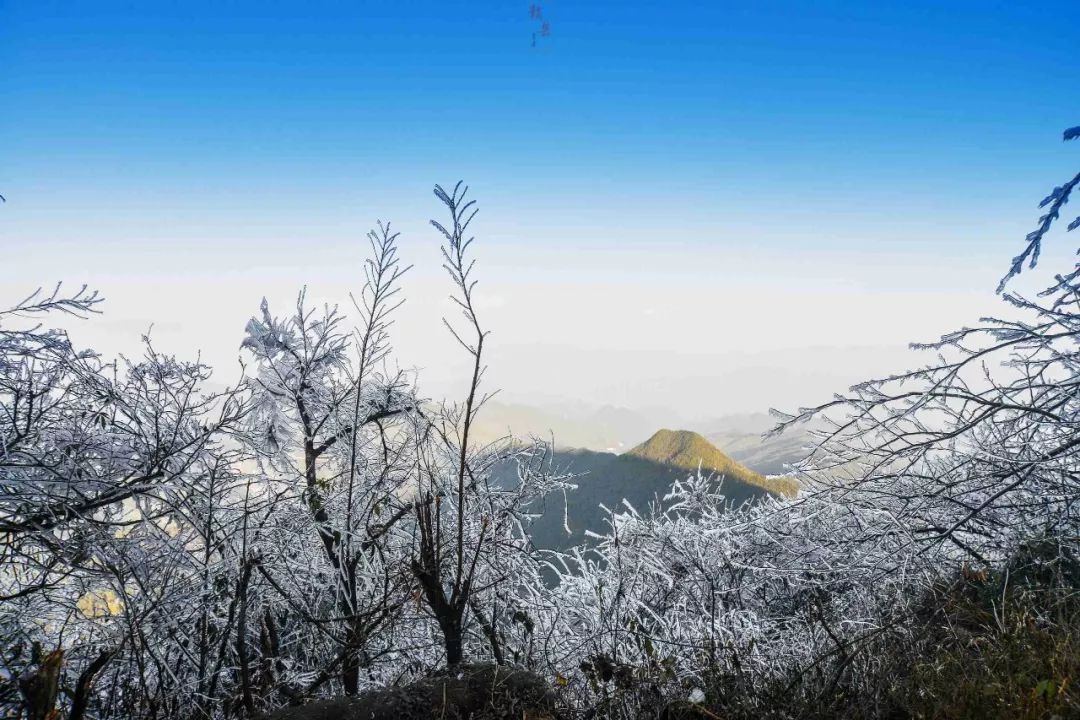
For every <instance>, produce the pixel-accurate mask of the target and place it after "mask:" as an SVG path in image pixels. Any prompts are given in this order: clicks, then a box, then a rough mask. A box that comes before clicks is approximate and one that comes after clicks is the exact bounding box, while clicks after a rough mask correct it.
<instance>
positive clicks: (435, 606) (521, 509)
mask: <svg viewBox="0 0 1080 720" xmlns="http://www.w3.org/2000/svg"><path fill="white" fill-rule="evenodd" d="M467 191H468V188H467V187H463V186H462V183H460V182H459V183H457V185H455V186H454V189H453V191H452V192H450V193H447V192H446V191H445V190H443V188H442V187H440V186H438V185H436V186H435V196H436V197H437V198H438V199H439V200H440V201H441V202H442V203H443V204H444V205H445V206H446V208H447V210H448V211H449V214H450V218H449V220H450V221H449V223H448V224H447V225H443V224H442V223H440V222H438V221H436V220H432V221H431V224H432V225H433V226H434V227H435V228H436V229H437V230H438V231H439V232H440V233H441V234H442V236H443V239H444V243H443V246H442V255H443V261H444V264H443V267H444V268H445V270H446V272H447V274H448V275H449V277H450V280H451V283H452V286H453V289H454V294H453V295H451V300H452V301H453V302H454V304H455V305H456V306H457V307H458V308H459V309H460V310H461V313H462V317H463V319H464V322H463V323H461V324H459V325H455V324H453V323H451V322H450V321H448V320H445V319H444V323H445V324H446V327H447V329H448V330H449V331H450V333H451V334H452V335H453V337H454V339H455V340H456V341H457V343H458V344H459V345H460V347H461V348H462V349H463V350H464V352H465V353H467V355H468V357H469V358H470V360H471V364H472V371H471V374H470V378H469V383H468V389H467V391H466V396H465V398H464V400H463V401H462V402H458V403H447V402H444V403H442V404H440V405H439V406H438V407H436V408H433V409H432V411H431V413H430V415H429V417H428V419H427V422H426V423H425V424H424V425H423V427H422V429H421V433H422V435H423V439H422V442H421V443H420V444H419V450H420V452H419V453H418V465H417V496H416V502H415V518H416V529H417V533H416V538H415V544H414V546H413V556H412V559H411V567H412V572H413V574H414V576H415V577H416V579H417V581H418V583H419V585H420V590H421V591H422V598H423V601H424V603H425V606H426V607H427V609H428V611H429V612H430V614H431V616H432V617H433V618H434V620H435V622H436V623H437V624H438V627H439V630H440V633H441V636H442V644H443V649H444V653H445V662H446V664H447V665H450V666H453V665H457V664H459V663H461V662H462V661H463V660H464V659H465V654H466V640H467V637H468V632H467V631H468V624H469V620H470V619H472V620H474V621H475V623H476V625H478V626H479V628H480V629H481V632H482V635H483V637H484V638H485V639H486V642H487V645H488V648H487V649H488V651H489V652H490V655H491V657H493V658H494V660H495V661H496V662H500V663H501V662H503V661H505V660H506V659H507V655H508V653H507V649H506V648H505V647H504V645H506V643H507V638H508V637H510V636H511V635H514V634H515V633H514V632H513V630H522V631H523V632H524V633H525V634H529V633H530V632H531V631H530V630H529V627H530V626H531V624H532V621H531V620H530V619H529V617H528V611H527V609H526V606H527V604H528V602H527V597H528V595H529V592H528V590H527V588H533V587H535V586H536V584H537V583H538V582H539V581H540V576H539V573H540V569H539V565H538V563H537V562H536V556H535V552H534V551H533V550H532V548H531V547H530V543H529V541H528V537H527V535H526V533H525V530H524V525H525V523H527V520H528V519H527V517H526V508H527V506H528V505H529V503H530V502H532V501H534V500H535V499H537V498H539V497H542V496H543V495H544V494H545V493H547V492H550V491H552V490H555V489H559V488H562V487H563V486H564V485H563V480H562V479H561V478H559V477H557V476H555V475H554V474H552V473H551V472H550V467H548V465H547V464H546V461H547V460H548V454H547V449H546V448H545V447H544V445H543V444H542V443H533V444H532V445H527V446H525V445H519V444H517V443H515V442H513V441H512V440H511V439H509V438H504V439H502V440H499V441H496V442H493V443H490V444H486V445H480V444H478V443H477V442H476V440H475V439H474V438H473V437H472V430H473V426H474V422H475V419H476V415H477V413H478V412H479V411H480V409H481V407H482V406H483V404H484V402H485V401H486V400H487V398H488V397H490V395H488V394H485V393H484V392H483V390H482V388H481V381H482V379H483V374H484V370H485V366H484V343H485V341H486V339H487V337H488V332H487V331H486V330H484V328H483V326H482V325H481V323H480V320H479V318H478V317H477V313H476V304H475V295H474V292H475V288H476V280H475V279H474V278H473V268H474V265H475V262H476V261H475V259H474V258H473V257H472V254H471V252H470V248H471V246H472V243H473V241H474V237H473V236H467V233H468V228H469V225H470V223H471V222H472V220H473V218H474V217H475V215H476V212H477V209H476V207H475V201H472V200H468V201H466V199H465V198H466V193H467ZM508 462H509V463H513V464H514V466H515V468H516V473H514V480H513V481H512V482H498V481H496V479H495V477H494V473H493V469H494V467H495V465H496V464H498V463H508ZM517 634H518V635H520V633H517ZM519 640H520V638H519ZM527 645H528V640H527V639H524V640H523V641H519V642H517V643H515V649H514V650H513V654H514V655H515V656H516V657H518V658H519V659H523V658H524V656H525V655H527V654H528V649H527ZM485 654H487V653H485Z"/></svg>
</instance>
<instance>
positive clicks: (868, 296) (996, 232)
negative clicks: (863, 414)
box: [0, 0, 1080, 415]
mask: <svg viewBox="0 0 1080 720" xmlns="http://www.w3.org/2000/svg"><path fill="white" fill-rule="evenodd" d="M529 4H530V3H528V2H470V3H462V2H449V1H444V2H361V1H354V2H348V3H312V2H306V3H285V2H274V1H272V0H261V1H260V2H228V1H223V0H219V1H218V2H212V3H203V2H195V1H188V2H172V3H155V2H145V1H143V2H127V3H111V2H92V3H89V2H87V3H72V2H47V1H45V0H33V1H25V2H23V1H18V0H0V68H3V70H2V72H0V193H3V194H4V195H5V196H6V197H7V199H8V202H7V204H6V205H3V206H0V247H2V248H3V253H2V254H0V261H2V262H4V263H5V265H6V267H5V273H4V283H3V284H2V286H0V302H3V303H8V302H10V301H14V300H16V299H17V296H21V295H24V294H25V293H26V292H28V291H29V290H32V289H33V288H34V287H36V286H38V285H42V284H46V285H48V284H52V283H55V282H56V281H58V280H63V281H65V282H68V283H73V284H81V283H84V282H85V283H89V284H91V285H92V286H93V287H96V288H99V289H101V291H102V292H103V294H104V295H105V296H106V297H107V298H108V304H107V307H106V314H105V316H104V317H102V318H100V319H97V320H94V321H91V322H90V323H83V324H79V325H77V326H75V327H74V329H73V333H74V334H75V336H76V339H77V340H84V341H85V342H93V343H95V344H96V345H98V346H99V347H101V348H102V349H104V350H105V351H107V352H130V351H131V350H132V348H134V347H135V346H136V345H137V343H138V339H139V336H140V334H141V333H143V332H145V330H146V329H147V328H148V327H149V325H150V323H151V322H153V323H154V331H153V335H154V337H155V338H156V341H157V343H158V344H159V345H161V346H162V347H164V348H165V349H167V350H170V351H174V352H177V353H178V354H181V355H186V356H190V355H192V354H193V353H194V352H196V351H201V352H202V354H203V357H204V358H205V359H207V360H208V361H209V362H211V363H212V364H213V365H215V366H216V367H219V368H221V371H220V372H221V373H222V380H225V379H227V378H228V377H230V376H232V375H234V374H235V358H236V356H237V349H238V346H239V343H240V340H241V339H242V335H241V333H242V328H243V325H244V322H245V320H246V318H247V317H249V316H250V315H251V314H253V313H254V312H255V311H257V308H258V303H259V300H260V298H261V297H262V296H264V295H265V296H267V297H268V298H269V300H270V302H271V305H272V307H273V308H276V309H278V311H279V312H284V311H285V310H286V309H287V306H288V304H289V303H290V302H291V300H292V298H293V297H294V296H295V293H296V290H297V289H299V288H300V287H301V286H303V285H305V284H307V285H308V286H309V287H310V293H311V295H312V297H314V298H316V299H318V300H327V301H331V302H335V301H341V302H345V301H346V300H347V296H346V293H347V292H348V291H349V290H350V289H356V288H357V286H358V284H359V282H360V280H361V275H360V260H361V258H362V255H363V250H364V245H363V242H362V241H363V236H364V233H365V232H366V231H367V229H368V228H369V227H370V226H372V225H373V224H374V222H375V220H376V219H380V218H381V219H384V220H391V221H393V222H394V224H395V226H396V227H397V228H398V229H399V230H401V231H402V255H403V257H404V258H406V259H407V260H408V261H409V262H411V263H413V264H414V265H415V267H414V269H413V270H412V271H411V273H410V274H409V276H408V277H407V281H406V283H405V288H404V289H405V291H406V293H407V294H408V297H409V302H408V304H407V305H406V307H405V308H403V309H402V312H401V316H400V318H399V323H398V326H397V341H398V342H397V344H398V347H399V354H398V357H399V361H400V362H401V363H402V364H403V365H406V366H419V367H421V368H422V370H423V374H422V376H421V377H422V380H423V383H424V387H425V389H426V390H427V391H428V392H429V393H430V394H433V395H441V394H443V393H445V392H454V391H456V390H457V389H458V388H459V387H460V385H461V383H462V382H463V380H464V372H463V370H464V363H463V359H462V358H460V357H459V356H458V355H456V354H454V351H453V347H452V345H451V344H450V342H449V340H448V338H447V336H446V333H445V331H444V330H443V329H442V327H441V321H440V317H441V315H442V314H443V313H445V312H447V311H448V310H449V309H450V308H449V305H448V303H447V302H446V301H445V296H446V294H447V292H448V286H447V285H446V283H445V281H444V280H443V278H442V276H441V275H440V273H441V269H440V268H439V262H438V254H437V248H438V237H437V236H436V234H435V232H434V230H433V229H431V228H430V227H429V226H427V219H428V218H430V217H432V216H435V215H437V214H438V212H439V207H438V205H437V203H436V201H435V199H434V198H433V197H432V195H431V186H432V184H433V183H435V182H439V183H443V184H452V183H453V182H454V181H456V180H457V179H459V178H463V179H465V180H466V181H467V182H468V183H469V184H470V186H471V188H472V193H473V195H474V197H475V198H476V199H477V200H478V202H479V203H480V206H481V215H480V216H478V218H477V221H476V225H475V229H476V231H477V234H478V236H479V237H478V240H477V245H476V247H477V250H478V252H479V264H478V270H477V272H478V277H479V279H480V281H481V285H480V292H481V297H482V300H481V305H482V310H483V311H484V315H483V316H482V318H481V319H482V320H485V321H486V323H487V324H488V326H489V328H490V329H491V330H492V332H493V335H492V340H491V345H490V347H491V349H492V352H491V356H490V362H491V366H492V367H491V372H490V375H489V382H490V384H491V386H501V387H503V388H504V390H505V393H506V395H507V397H509V398H512V399H517V400H525V401H530V402H539V401H541V400H546V401H566V400H578V401H583V402H588V403H596V404H602V403H611V404H616V405H624V406H628V407H636V408H644V407H651V406H658V405H659V406H665V407H669V408H673V409H674V410H677V411H679V412H682V413H687V414H712V415H722V414H725V413H727V412H736V411H748V410H764V409H766V408H767V407H768V406H770V405H775V406H781V407H789V408H790V407H792V406H794V405H797V404H804V403H810V402H814V401H815V400H821V399H824V398H826V397H827V396H828V395H829V393H831V392H832V391H833V390H837V389H842V388H843V386H845V385H847V384H849V383H851V382H854V381H856V380H859V379H861V378H863V377H864V376H866V375H867V374H873V373H879V372H885V371H890V370H898V369H902V368H903V367H905V366H907V365H910V364H911V363H912V358H910V357H905V355H904V354H903V352H902V351H901V348H903V346H904V345H905V343H907V342H908V341H910V340H925V339H928V338H931V337H935V336H937V335H938V334H940V333H941V332H944V331H947V330H949V329H951V328H953V327H954V326H956V325H959V324H963V323H965V322H967V323H970V322H973V321H975V320H976V319H977V318H978V317H979V315H980V314H985V313H986V312H990V311H993V310H995V309H996V305H995V299H994V297H993V288H994V286H995V284H996V281H997V279H998V278H999V277H1000V275H1001V274H1002V273H1003V272H1004V270H1005V269H1006V266H1007V262H1008V259H1009V258H1010V257H1011V256H1012V255H1013V254H1015V252H1016V251H1017V250H1018V249H1019V247H1020V241H1021V239H1022V237H1023V235H1024V234H1025V233H1026V232H1027V231H1028V230H1029V229H1030V226H1031V225H1032V223H1033V221H1034V219H1035V217H1036V204H1037V202H1038V200H1039V199H1041V198H1042V196H1043V195H1044V194H1045V192H1046V191H1047V190H1048V189H1049V188H1050V187H1052V186H1053V185H1054V184H1055V183H1056V182H1061V180H1062V179H1063V178H1065V177H1067V176H1069V175H1070V174H1071V172H1074V171H1075V168H1074V166H1075V161H1076V155H1077V148H1074V147H1069V146H1063V145H1062V143H1061V142H1060V137H1061V131H1062V130H1063V129H1064V128H1066V127H1070V126H1072V125H1076V124H1078V123H1080V103H1078V102H1077V97H1076V92H1075V90H1076V88H1077V87H1080V49H1078V48H1080V5H1077V4H1076V3H1075V2H1044V3H1040V4H1037V5H1036V4H1033V3H1030V4H1029V3H1017V2H1007V3H992V2H965V3H942V2H935V3H912V2H872V3H871V2H861V3H849V2H828V1H823V2H813V3H811V2H804V3H789V2H767V1H766V2H742V3H728V2H713V3H707V4H706V3H687V2H679V1H678V0H666V1H665V2H622V3H616V2H585V1H575V0H555V1H554V2H540V3H539V4H540V5H541V6H542V8H543V12H544V15H545V16H546V18H547V19H548V22H549V23H550V32H551V34H550V37H547V38H539V39H538V40H539V41H538V43H537V47H535V48H534V47H532V43H531V38H532V33H533V32H534V30H536V29H537V27H538V25H537V23H536V22H535V21H533V20H530V17H529ZM1054 240H1056V242H1053V243H1051V247H1049V248H1048V258H1047V261H1046V263H1045V265H1044V270H1045V271H1046V272H1049V271H1050V270H1053V269H1058V268H1060V267H1061V265H1060V263H1061V262H1068V261H1069V260H1068V258H1069V256H1070V248H1069V247H1068V243H1067V242H1066V240H1065V239H1064V238H1062V237H1060V236H1058V237H1055V238H1054ZM1055 262H1056V263H1058V264H1057V265H1054V264H1053V263H1055ZM1034 279H1036V280H1041V279H1045V273H1044V276H1043V277H1042V278H1040V277H1038V276H1036V278H1034ZM1025 282H1029V279H1028V278H1023V279H1022V282H1021V283H1020V287H1024V283H1025ZM1037 285H1038V283H1036V284H1035V285H1032V287H1035V286H1037Z"/></svg>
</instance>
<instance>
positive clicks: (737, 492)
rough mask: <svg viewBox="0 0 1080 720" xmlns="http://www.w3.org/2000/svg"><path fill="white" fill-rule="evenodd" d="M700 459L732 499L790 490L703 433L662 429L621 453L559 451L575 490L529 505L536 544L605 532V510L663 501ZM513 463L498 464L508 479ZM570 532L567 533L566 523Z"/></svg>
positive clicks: (556, 544)
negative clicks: (720, 479) (722, 449)
mask: <svg viewBox="0 0 1080 720" xmlns="http://www.w3.org/2000/svg"><path fill="white" fill-rule="evenodd" d="M699 460H700V461H701V467H702V470H703V472H705V473H708V474H715V475H717V476H721V475H722V476H723V494H724V496H725V498H726V499H727V500H728V501H729V502H731V503H732V504H735V505H739V504H742V503H745V502H750V501H753V500H755V499H757V498H760V497H763V496H765V495H767V494H791V493H794V492H795V489H796V485H795V483H794V481H792V480H785V479H774V478H766V477H764V476H762V475H760V474H758V473H755V472H754V471H752V470H750V469H748V468H746V467H744V466H743V465H740V464H739V463H737V462H735V461H734V460H732V459H731V458H729V457H728V456H727V455H725V454H724V453H722V452H720V451H719V450H717V449H716V447H715V446H714V445H712V444H711V443H709V442H708V441H707V440H705V438H703V437H702V436H700V435H697V434H696V433H691V432H673V431H671V430H661V431H660V432H658V433H656V434H655V435H653V437H652V438H650V439H649V440H648V441H646V442H645V443H642V444H641V445H639V446H637V447H635V448H634V449H633V450H631V451H629V452H627V453H624V454H622V455H615V454H614V453H605V452H593V451H591V450H560V451H557V452H556V453H555V455H554V459H553V465H554V466H555V468H557V469H558V470H560V471H568V472H571V473H574V475H575V476H576V477H575V478H574V483H575V484H576V485H577V486H578V488H577V490H573V491H570V492H568V493H567V495H566V499H565V502H564V500H563V497H562V495H561V494H558V495H555V496H549V497H547V498H545V499H544V500H543V501H541V502H539V503H537V504H535V505H534V506H532V507H531V508H529V510H530V512H531V513H535V514H536V515H537V516H538V517H536V519H535V520H534V521H533V523H532V525H531V527H530V528H529V534H530V536H531V537H532V539H533V542H534V543H535V544H536V546H537V547H541V548H547V549H556V550H561V549H565V548H568V547H570V546H572V545H576V544H580V543H582V542H586V536H585V532H586V531H587V530H592V531H593V532H603V531H604V530H605V529H606V520H607V518H608V514H607V513H606V512H604V510H603V509H601V507H600V506H601V505H604V506H606V507H608V508H610V509H612V510H616V511H621V510H623V509H624V506H623V501H624V500H625V501H627V502H629V503H630V504H631V505H632V506H633V507H634V508H636V509H637V510H638V511H640V512H645V511H646V510H647V509H648V506H649V504H650V503H652V502H657V501H659V500H661V499H662V498H663V497H664V495H666V494H667V492H668V490H669V489H670V488H671V484H672V483H673V482H674V481H675V480H679V479H682V478H685V477H686V476H687V475H689V474H690V473H693V472H696V471H697V469H698V462H699ZM511 472H512V468H510V467H501V468H496V475H500V474H503V473H505V474H506V475H505V477H504V478H503V480H504V481H506V482H512V480H513V477H514V476H513V475H512V474H510V473H511ZM567 526H568V527H569V529H570V532H569V533H567V532H566V527H567Z"/></svg>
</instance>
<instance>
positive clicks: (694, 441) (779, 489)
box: [626, 429, 798, 496]
mask: <svg viewBox="0 0 1080 720" xmlns="http://www.w3.org/2000/svg"><path fill="white" fill-rule="evenodd" d="M626 456H630V457H637V458H641V459H643V460H649V461H651V462H655V463H659V464H661V465H667V466H670V467H676V468H680V469H682V470H687V471H689V472H694V471H696V470H697V469H698V467H699V466H700V467H701V469H702V470H703V471H704V472H707V473H710V472H711V473H716V474H718V475H723V476H724V478H725V480H724V481H725V483H731V482H732V481H737V482H740V483H746V484H748V485H754V486H756V487H759V488H762V489H763V490H766V491H768V492H770V493H774V494H777V495H788V496H790V495H794V494H795V493H796V492H797V491H798V485H797V484H796V483H795V481H794V480H790V479H787V478H766V477H765V476H764V475H762V474H760V473H757V472H754V471H753V470H751V469H750V468H748V467H746V466H744V465H740V464H739V463H737V462H735V461H734V460H732V459H731V458H730V457H728V456H727V455H725V454H724V453H722V452H721V451H720V450H719V449H717V447H716V446H715V445H713V444H712V443H710V442H709V441H708V440H706V439H705V438H704V437H703V436H701V435H699V434H697V433H695V432H690V431H689V430H667V429H664V430H658V431H657V432H656V433H655V434H654V435H653V436H652V437H651V438H649V439H648V440H646V441H645V442H643V443H642V444H640V445H638V446H637V447H635V448H633V449H632V450H630V451H629V452H627V453H626Z"/></svg>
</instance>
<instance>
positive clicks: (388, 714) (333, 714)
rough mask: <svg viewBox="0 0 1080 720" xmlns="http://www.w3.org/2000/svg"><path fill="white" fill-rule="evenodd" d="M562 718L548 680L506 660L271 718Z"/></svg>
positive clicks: (287, 710)
mask: <svg viewBox="0 0 1080 720" xmlns="http://www.w3.org/2000/svg"><path fill="white" fill-rule="evenodd" d="M434 718H438V719H441V720H560V715H559V714H558V712H557V711H556V705H555V699H554V696H553V694H552V692H551V689H550V688H549V687H548V683H547V682H546V681H545V680H544V679H543V678H541V677H539V676H538V675H535V674H533V673H531V672H528V671H527V670H522V669H520V668H514V667H508V666H505V665H502V666H497V665H462V666H460V667H458V668H455V669H454V670H453V671H449V670H447V671H442V672H441V673H439V674H437V675H433V676H431V677H426V678H422V679H420V680H417V681H416V682H414V683H412V684H410V685H406V686H403V687H392V688H383V689H381V690H372V691H369V692H366V693H361V694H359V695H355V696H353V697H340V698H334V699H333V700H320V701H316V702H313V703H309V704H307V705H301V706H299V707H289V708H282V709H281V710H278V711H276V712H274V713H273V714H271V715H270V716H269V720H432V719H434Z"/></svg>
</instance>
